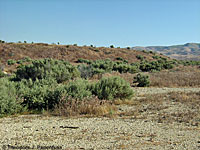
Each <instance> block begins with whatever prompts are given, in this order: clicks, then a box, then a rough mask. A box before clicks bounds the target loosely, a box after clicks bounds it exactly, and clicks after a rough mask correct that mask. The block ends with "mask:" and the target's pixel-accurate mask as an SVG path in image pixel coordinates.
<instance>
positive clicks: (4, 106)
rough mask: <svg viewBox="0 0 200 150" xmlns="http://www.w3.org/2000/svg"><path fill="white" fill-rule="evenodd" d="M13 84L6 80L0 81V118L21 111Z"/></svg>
mask: <svg viewBox="0 0 200 150" xmlns="http://www.w3.org/2000/svg"><path fill="white" fill-rule="evenodd" d="M20 103H21V102H20V99H19V97H17V91H16V89H15V84H14V82H12V81H9V80H8V79H7V78H1V79H0V116H3V115H9V114H14V113H18V112H20V111H22V107H21V105H20Z"/></svg>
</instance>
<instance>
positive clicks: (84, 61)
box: [76, 58, 92, 64]
mask: <svg viewBox="0 0 200 150" xmlns="http://www.w3.org/2000/svg"><path fill="white" fill-rule="evenodd" d="M76 62H77V63H86V64H91V63H92V61H91V60H88V59H84V58H79V59H78V60H77V61H76Z"/></svg>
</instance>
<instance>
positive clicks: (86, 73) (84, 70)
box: [78, 64, 95, 79]
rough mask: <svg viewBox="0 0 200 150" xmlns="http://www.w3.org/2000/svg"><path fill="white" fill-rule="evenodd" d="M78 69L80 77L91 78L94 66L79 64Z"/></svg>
mask: <svg viewBox="0 0 200 150" xmlns="http://www.w3.org/2000/svg"><path fill="white" fill-rule="evenodd" d="M78 70H79V71H80V74H81V78H84V79H88V78H91V77H92V76H93V75H94V74H95V72H94V68H93V67H92V66H87V65H83V64H82V65H79V66H78Z"/></svg>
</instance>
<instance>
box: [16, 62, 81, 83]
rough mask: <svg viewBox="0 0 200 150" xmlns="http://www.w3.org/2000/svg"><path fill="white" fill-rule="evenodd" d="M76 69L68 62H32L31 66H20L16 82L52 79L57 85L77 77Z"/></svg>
mask: <svg viewBox="0 0 200 150" xmlns="http://www.w3.org/2000/svg"><path fill="white" fill-rule="evenodd" d="M79 76H80V74H79V71H78V69H77V68H76V67H75V66H73V65H71V64H70V63H69V62H66V61H62V60H54V59H41V60H34V61H32V63H31V64H28V65H20V66H19V68H18V69H17V71H16V80H22V79H32V80H33V81H35V80H36V79H46V78H54V79H55V80H56V81H57V82H58V83H61V82H64V81H66V80H69V79H73V78H76V77H79Z"/></svg>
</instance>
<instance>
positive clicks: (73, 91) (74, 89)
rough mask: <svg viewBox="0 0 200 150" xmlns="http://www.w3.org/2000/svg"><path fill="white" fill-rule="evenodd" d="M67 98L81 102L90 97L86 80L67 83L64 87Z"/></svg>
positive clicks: (90, 93)
mask: <svg viewBox="0 0 200 150" xmlns="http://www.w3.org/2000/svg"><path fill="white" fill-rule="evenodd" d="M65 90H66V93H67V97H68V98H70V97H71V98H74V99H79V100H82V99H83V98H85V97H91V96H92V92H91V91H90V84H89V83H88V81H87V80H83V79H77V80H75V81H71V82H69V83H68V84H67V85H66V87H65Z"/></svg>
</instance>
